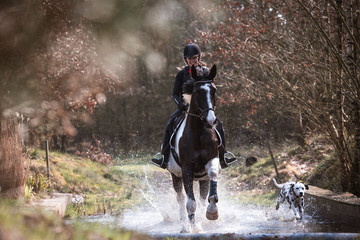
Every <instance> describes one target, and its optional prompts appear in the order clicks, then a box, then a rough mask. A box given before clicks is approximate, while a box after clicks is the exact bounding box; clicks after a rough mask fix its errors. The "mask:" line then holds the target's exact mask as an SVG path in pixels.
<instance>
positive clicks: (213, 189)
mask: <svg viewBox="0 0 360 240" xmlns="http://www.w3.org/2000/svg"><path fill="white" fill-rule="evenodd" d="M205 169H206V171H207V174H208V176H209V179H210V193H209V198H208V200H209V206H208V208H207V210H206V218H207V219H209V220H216V219H218V217H219V211H218V207H217V206H216V203H217V202H218V200H219V199H218V195H217V179H218V176H219V171H220V161H219V158H213V159H211V160H210V161H209V162H208V163H207V164H206V166H205Z"/></svg>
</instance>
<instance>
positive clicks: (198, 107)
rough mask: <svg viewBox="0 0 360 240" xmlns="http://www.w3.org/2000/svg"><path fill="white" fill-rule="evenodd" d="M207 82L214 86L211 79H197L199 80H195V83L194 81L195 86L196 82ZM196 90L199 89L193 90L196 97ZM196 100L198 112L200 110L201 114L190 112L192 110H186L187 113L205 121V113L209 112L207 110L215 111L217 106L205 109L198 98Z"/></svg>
mask: <svg viewBox="0 0 360 240" xmlns="http://www.w3.org/2000/svg"><path fill="white" fill-rule="evenodd" d="M206 83H210V84H211V85H212V86H213V83H212V81H211V80H206V81H197V82H195V83H194V87H195V85H196V84H206ZM213 87H214V86H213ZM215 89H216V88H215ZM196 91H197V90H195V91H194V92H193V94H192V95H193V96H194V97H195V94H194V93H195V92H196ZM194 100H195V103H196V106H197V109H198V112H200V114H194V113H190V112H188V111H185V114H188V115H190V116H193V117H197V118H200V119H201V121H204V119H205V117H204V115H205V114H204V113H207V112H209V111H214V112H215V109H216V107H214V108H211V107H209V108H205V109H203V108H202V107H200V106H199V103H198V102H197V99H196V98H194Z"/></svg>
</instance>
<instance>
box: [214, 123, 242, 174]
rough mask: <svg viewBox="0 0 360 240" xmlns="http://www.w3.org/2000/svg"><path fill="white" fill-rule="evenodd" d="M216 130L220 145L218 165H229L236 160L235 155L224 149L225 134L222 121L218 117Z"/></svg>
mask: <svg viewBox="0 0 360 240" xmlns="http://www.w3.org/2000/svg"><path fill="white" fill-rule="evenodd" d="M215 128H216V130H217V131H218V133H219V135H220V137H221V143H222V145H221V146H220V147H219V158H220V166H221V168H227V167H228V166H229V165H231V164H233V163H235V162H237V159H236V157H235V155H234V154H233V153H232V152H228V151H226V148H225V134H224V129H223V126H222V122H221V121H220V119H218V121H217V122H216V127H215Z"/></svg>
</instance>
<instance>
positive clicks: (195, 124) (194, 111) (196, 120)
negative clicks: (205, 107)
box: [187, 99, 204, 132]
mask: <svg viewBox="0 0 360 240" xmlns="http://www.w3.org/2000/svg"><path fill="white" fill-rule="evenodd" d="M189 113H191V115H190V116H189V117H188V118H187V121H188V123H189V125H188V126H189V127H191V128H192V129H196V130H201V129H202V128H203V126H204V122H203V121H202V120H201V119H200V114H201V113H200V112H199V111H198V108H197V105H196V104H195V102H194V100H193V99H191V102H190V108H189ZM199 132H201V131H199Z"/></svg>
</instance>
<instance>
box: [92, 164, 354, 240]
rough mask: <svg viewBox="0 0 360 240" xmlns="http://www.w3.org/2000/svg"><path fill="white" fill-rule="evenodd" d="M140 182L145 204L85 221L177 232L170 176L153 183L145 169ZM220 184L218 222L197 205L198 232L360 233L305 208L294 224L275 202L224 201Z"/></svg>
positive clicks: (288, 211)
mask: <svg viewBox="0 0 360 240" xmlns="http://www.w3.org/2000/svg"><path fill="white" fill-rule="evenodd" d="M149 167H150V166H149ZM150 179H151V180H150ZM142 182H143V186H141V187H140V186H139V189H138V191H139V192H140V193H141V196H142V197H143V198H144V199H145V200H146V204H144V205H143V206H139V207H136V208H134V209H128V210H125V211H124V212H123V214H122V216H121V217H120V218H116V217H113V216H109V215H105V216H96V217H88V218H87V221H92V222H93V221H96V222H100V223H104V224H108V225H110V226H113V227H119V228H125V229H128V230H135V231H138V232H142V233H147V234H169V235H171V234H178V233H180V231H181V222H180V220H179V219H180V217H179V207H178V203H177V201H176V198H175V196H176V194H175V191H174V190H173V188H172V184H171V179H170V177H169V175H168V174H158V175H157V177H156V180H155V179H154V178H153V177H151V178H150V177H148V175H147V171H146V168H144V175H143V179H142ZM219 183H220V184H219V187H218V194H219V203H218V207H219V219H218V220H216V221H209V220H207V219H206V217H205V211H206V209H205V207H201V206H198V208H197V210H196V221H197V223H198V225H199V226H200V227H201V233H207V234H212V233H217V234H219V233H220V234H226V233H234V234H258V233H262V234H286V233H346V232H348V233H360V226H359V225H356V224H351V223H342V222H334V221H330V220H327V219H322V218H321V217H319V216H316V215H315V214H314V215H311V214H312V213H310V212H307V211H306V210H307V209H306V207H305V216H304V218H303V220H302V221H297V220H295V217H294V214H293V212H292V210H291V209H289V207H288V205H287V204H285V203H284V204H282V205H280V209H279V210H275V205H276V204H275V202H274V207H273V208H270V207H260V206H257V205H240V204H238V203H236V202H233V201H230V200H228V199H227V196H229V193H228V192H226V190H225V189H226V187H225V186H224V184H223V183H221V181H219ZM194 189H195V190H196V189H197V187H196V186H195V187H194ZM196 195H197V196H198V194H196ZM198 205H200V204H198Z"/></svg>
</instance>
